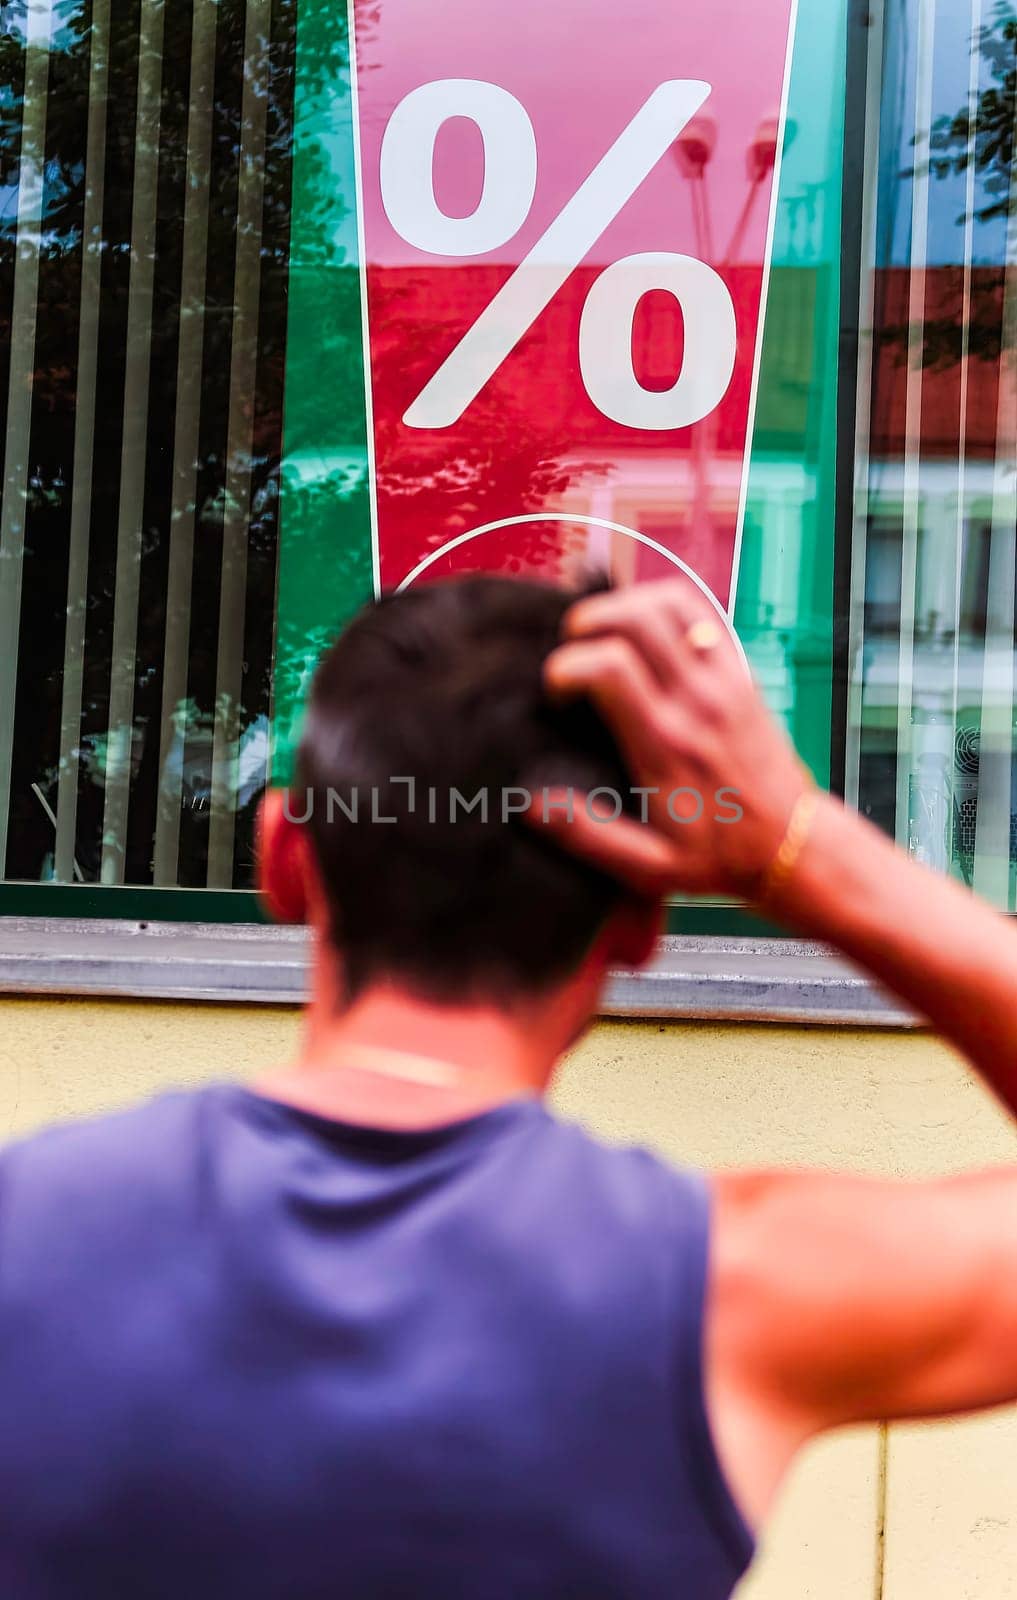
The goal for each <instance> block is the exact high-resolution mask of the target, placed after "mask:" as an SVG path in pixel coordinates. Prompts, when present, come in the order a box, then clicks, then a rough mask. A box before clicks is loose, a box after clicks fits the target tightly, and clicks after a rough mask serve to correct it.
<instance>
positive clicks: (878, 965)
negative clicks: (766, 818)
mask: <svg viewBox="0 0 1017 1600" xmlns="http://www.w3.org/2000/svg"><path fill="white" fill-rule="evenodd" d="M770 904H771V907H772V910H773V911H774V913H775V914H776V915H777V916H779V917H780V918H781V920H783V921H785V922H786V923H788V924H789V925H790V926H792V927H794V928H795V929H797V930H798V931H799V932H802V933H805V934H807V935H809V936H811V937H813V938H817V939H823V940H826V941H827V942H828V943H830V944H834V945H836V946H837V947H838V948H839V949H840V950H842V951H843V952H844V953H845V955H848V956H850V957H851V958H852V959H853V960H854V961H857V962H858V963H859V964H860V965H861V966H863V967H866V968H867V969H868V971H869V972H871V973H872V974H873V975H874V976H875V977H876V978H878V979H879V980H880V981H881V982H882V983H883V984H885V985H886V987H887V988H889V989H892V990H893V991H894V993H895V994H898V995H900V996H901V997H902V998H903V999H904V1000H906V1001H907V1002H908V1003H909V1004H910V1005H912V1006H913V1007H914V1009H915V1010H916V1011H918V1012H920V1013H921V1014H922V1015H923V1016H924V1017H926V1018H928V1020H929V1021H930V1022H931V1023H933V1025H934V1026H935V1027H936V1029H937V1030H938V1031H939V1032H940V1033H941V1034H943V1036H944V1037H945V1038H947V1039H949V1040H950V1042H951V1043H952V1044H954V1045H955V1046H956V1047H957V1048H958V1049H959V1050H960V1051H962V1053H963V1054H964V1055H966V1056H967V1058H968V1060H969V1061H971V1062H972V1063H973V1064H974V1066H975V1067H977V1068H978V1070H979V1072H980V1073H981V1075H982V1077H983V1078H984V1079H985V1081H986V1082H987V1083H988V1084H989V1085H990V1086H991V1087H992V1088H993V1089H994V1090H995V1091H996V1093H997V1094H998V1095H999V1096H1000V1098H1001V1099H1002V1100H1003V1102H1004V1104H1005V1105H1007V1106H1008V1107H1009V1109H1010V1110H1011V1111H1013V1112H1015V1113H1017V928H1015V927H1014V925H1013V923H1012V922H1010V921H1009V920H1008V919H1007V918H1005V917H1003V916H1001V915H1000V914H999V913H997V912H996V911H994V910H992V908H991V907H989V906H988V905H986V904H985V902H984V901H982V900H979V899H978V898H977V897H976V896H975V895H974V894H972V893H971V892H970V890H968V889H964V888H962V887H961V886H960V885H959V884H958V883H956V882H954V881H953V880H952V879H950V878H946V877H942V876H940V875H939V874H937V873H934V872H931V871H930V870H928V869H927V868H925V867H922V866H919V865H918V863H916V862H915V861H913V860H911V859H910V857H908V856H906V855H905V854H904V852H903V851H901V850H898V849H897V848H896V846H895V845H893V844H891V842H890V840H889V839H887V838H885V837H884V835H883V834H881V833H879V832H878V831H877V830H876V829H875V828H874V827H872V826H871V824H869V823H867V822H865V821H864V820H863V819H862V818H861V817H859V816H856V815H855V814H854V813H852V812H850V811H848V810H847V809H846V808H845V807H844V806H842V805H840V804H839V803H838V802H836V801H832V800H823V801H821V802H820V804H819V807H818V809H817V812H816V817H815V821H814V823H813V826H812V828H811V830H810V833H809V837H808V839H807V840H806V842H805V844H804V846H803V849H802V852H801V855H800V857H799V860H798V863H797V866H796V869H795V871H794V872H793V874H792V875H791V878H790V879H789V881H788V883H787V884H786V885H785V886H784V887H783V888H782V890H781V891H780V893H779V895H778V896H777V897H776V898H775V899H774V900H773V901H771V902H770Z"/></svg>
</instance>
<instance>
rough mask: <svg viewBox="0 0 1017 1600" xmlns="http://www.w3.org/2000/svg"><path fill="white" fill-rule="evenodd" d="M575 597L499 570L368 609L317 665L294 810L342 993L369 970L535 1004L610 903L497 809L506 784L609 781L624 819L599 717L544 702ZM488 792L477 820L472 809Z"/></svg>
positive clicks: (597, 877) (622, 781)
mask: <svg viewBox="0 0 1017 1600" xmlns="http://www.w3.org/2000/svg"><path fill="white" fill-rule="evenodd" d="M598 587H603V585H602V584H598V585H591V586H590V588H588V589H587V590H585V591H584V592H586V593H588V592H591V589H592V588H598ZM576 598H577V594H576V592H575V591H571V592H567V591H565V590H562V589H557V588H553V587H551V586H549V585H543V584H536V583H528V582H526V583H524V582H517V581H514V580H510V579H505V578H494V577H471V578H464V579H460V580H458V581H454V582H449V583H440V584H432V585H428V586H426V587H424V588H420V589H411V590H408V591H406V592H405V593H402V594H397V595H390V596H388V597H386V598H384V599H382V600H381V601H379V602H378V603H377V604H375V605H372V606H369V607H368V608H367V609H366V610H364V611H363V612H361V613H360V615H359V616H358V617H357V618H356V619H355V621H354V622H353V623H352V624H351V626H350V627H349V628H347V630H346V632H345V633H344V634H343V635H342V637H341V638H340V639H339V640H338V642H337V643H336V644H335V645H333V647H332V648H331V650H330V651H329V652H328V654H327V655H326V656H325V657H324V659H323V661H322V662H321V665H320V666H319V668H318V671H317V674H316V676H315V679H314V683H313V686H312V689H311V694H310V700H309V704H308V709H307V716H306V721H305V724H304V731H303V737H302V741H301V745H300V753H299V758H298V763H297V775H298V776H297V795H296V796H294V797H293V808H294V809H293V815H294V816H295V817H296V818H300V817H303V816H305V815H306V814H307V812H308V811H309V812H310V814H309V816H308V819H307V826H308V827H309V828H310V830H311V834H312V840H313V848H314V853H315V856H316V859H317V863H318V868H319V871H320V875H321V879H322V883H323V886H324V891H325V894H326V896H327V900H328V909H329V914H330V920H331V934H332V938H333V941H334V943H335V945H336V946H337V947H338V948H339V949H340V950H341V952H342V959H343V967H344V977H345V984H346V991H347V996H348V998H350V999H352V998H353V997H355V996H356V994H357V993H359V992H360V991H361V990H363V989H364V988H365V987H366V986H367V985H369V984H370V983H372V982H375V981H377V980H379V979H392V980H395V981H397V982H400V983H402V984H405V985H406V986H407V987H410V988H411V989H413V990H414V991H415V992H416V993H418V994H421V995H423V996H426V997H428V998H432V999H438V1000H446V1001H447V1000H459V1001H464V1000H470V999H484V1000H494V1001H501V1002H506V1001H511V1000H513V999H516V998H519V997H521V996H524V995H527V994H536V993H539V992H540V991H541V990H543V989H547V988H549V987H551V986H553V985H554V984H555V983H556V982H558V981H560V980H561V979H562V978H564V977H565V976H566V975H567V974H569V973H571V972H573V971H575V970H576V968H577V967H578V966H579V964H580V963H581V961H582V959H583V957H584V955H585V954H586V953H587V951H588V950H589V948H590V946H591V944H592V942H593V940H594V938H595V936H596V934H597V933H598V931H599V930H600V928H601V927H602V925H603V923H604V920H605V918H606V917H607V915H608V914H609V912H610V911H611V910H612V909H613V907H614V906H615V905H616V904H617V902H618V900H619V898H620V891H619V888H618V886H617V884H615V883H614V882H613V881H612V880H611V879H609V878H607V877H606V876H604V875H603V874H602V873H600V872H598V871H596V870H595V869H594V868H592V867H589V866H587V865H586V864H585V863H583V862H581V861H579V860H578V859H575V858H573V857H572V856H571V855H569V854H567V853H566V852H565V851H563V850H562V849H561V847H560V846H559V845H557V844H555V842H554V841H553V839H552V838H551V837H550V836H549V835H547V834H545V833H544V830H542V829H540V828H534V827H533V826H532V825H531V824H527V823H526V822H524V821H523V820H522V819H521V818H519V817H515V816H511V817H509V819H508V820H507V821H506V820H505V818H504V811H503V802H502V797H503V794H504V793H506V792H508V791H511V790H512V789H513V788H525V789H528V790H529V791H530V792H531V793H533V794H534V795H536V796H538V797H539V796H541V794H542V791H543V789H544V787H545V786H548V785H550V786H559V785H562V786H565V787H568V786H574V788H575V790H576V793H577V795H578V796H581V795H582V794H584V793H587V792H589V791H591V790H593V789H597V788H607V789H611V790H613V791H614V792H616V793H617V794H619V795H620V796H621V798H622V800H623V802H624V804H625V805H626V809H629V788H630V779H629V777H628V775H627V773H626V771H625V768H624V765H623V762H622V760H621V757H620V755H619V753H618V749H617V747H616V745H615V743H614V740H613V739H612V737H611V735H610V734H609V732H608V730H607V728H606V726H605V724H604V723H603V722H602V721H601V719H600V718H599V716H597V714H596V713H595V712H594V710H593V709H592V707H591V706H590V705H589V704H586V703H578V704H573V705H569V706H563V707H557V706H553V705H551V704H550V703H549V702H548V700H547V698H546V696H545V694H544V691H543V687H542V669H543V666H544V662H545V660H546V658H547V656H548V655H549V654H550V652H551V651H552V650H553V649H554V647H555V645H556V644H558V643H559V642H560V636H561V624H562V619H563V617H564V615H565V612H566V611H567V609H568V607H569V606H570V605H571V604H573V603H574V601H575V600H576ZM400 779H402V780H404V781H403V782H399V781H397V780H400ZM408 779H412V780H413V783H414V792H413V793H412V795H411V790H410V786H409V784H408V783H407V782H406V781H405V780H408ZM432 791H433V796H432ZM456 794H458V796H460V797H461V799H460V800H456V799H455V795H456ZM481 794H483V795H486V796H487V817H486V819H485V817H484V816H483V815H482V807H481V806H480V805H476V806H475V807H474V809H473V810H472V811H470V810H467V809H466V808H467V806H468V805H469V803H470V802H472V801H474V800H475V797H476V796H478V795H481ZM340 802H341V803H340ZM514 803H517V801H516V798H515V797H511V796H510V800H509V804H510V806H511V805H512V804H514ZM579 803H580V804H582V803H583V802H582V800H581V799H580V800H579ZM453 809H454V811H455V816H454V820H451V815H450V814H451V812H452V810H453ZM351 813H352V814H355V815H356V818H357V820H356V821H353V820H351ZM372 815H376V816H377V817H379V818H381V817H387V818H396V819H397V820H396V821H395V822H380V821H373V820H372Z"/></svg>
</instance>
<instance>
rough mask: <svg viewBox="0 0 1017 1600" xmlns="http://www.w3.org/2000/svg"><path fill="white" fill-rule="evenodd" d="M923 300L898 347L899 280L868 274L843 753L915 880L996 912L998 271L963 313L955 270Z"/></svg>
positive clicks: (1005, 814) (1006, 560)
mask: <svg viewBox="0 0 1017 1600" xmlns="http://www.w3.org/2000/svg"><path fill="white" fill-rule="evenodd" d="M923 289H924V296H923V311H924V323H923V325H922V326H921V328H920V329H917V330H914V329H913V328H912V331H911V333H910V339H911V344H910V346H909V327H911V326H912V325H911V324H910V323H909V317H911V316H912V315H913V307H912V305H911V298H912V295H913V285H912V281H911V277H910V274H908V273H907V272H905V271H903V270H898V269H894V270H884V271H880V272H879V273H878V274H877V278H876V286H875V301H876V307H877V333H876V337H875V340H874V342H873V372H872V393H873V397H874V398H873V406H872V416H871V433H870V451H871V454H870V457H869V460H868V462H867V463H865V464H864V467H863V468H862V469H860V472H859V481H860V485H861V487H862V490H863V493H864V498H863V500H862V502H861V504H860V507H859V510H860V514H861V521H860V523H859V527H858V531H857V533H856V546H855V559H856V561H858V562H859V563H863V570H864V582H863V583H862V584H859V585H858V588H857V594H858V599H859V602H860V603H859V604H858V605H856V610H855V616H854V622H853V629H852V651H853V655H852V660H851V663H850V672H851V681H852V684H853V686H854V694H853V699H852V723H853V726H852V729H851V732H850V735H849V753H850V751H851V750H853V752H854V760H855V763H856V765H855V772H856V775H857V784H858V796H859V800H860V801H861V803H862V804H864V805H865V806H866V808H867V809H868V810H869V811H870V812H871V814H872V815H874V816H875V817H876V818H878V820H879V821H880V822H881V823H882V824H883V825H884V826H885V827H887V828H888V829H889V831H891V832H895V833H896V835H897V837H898V839H899V840H900V841H901V842H902V843H905V844H907V845H908V846H909V847H910V848H911V849H912V850H914V851H915V852H916V853H917V854H919V855H920V856H922V858H923V859H925V860H927V861H928V862H929V863H930V864H932V865H934V866H937V867H940V868H947V867H949V866H951V865H953V866H954V867H955V868H956V869H957V870H958V871H959V872H960V873H961V875H962V876H964V877H965V878H966V879H967V880H968V881H974V882H976V883H977V884H978V885H979V886H980V887H982V888H983V889H985V890H986V891H987V892H991V893H992V894H993V896H994V897H995V898H1002V899H1004V900H1005V899H1006V898H1008V896H1009V894H1010V892H1011V890H1010V883H1009V879H1010V873H1011V866H1010V863H1011V859H1012V858H1013V856H1014V848H1013V845H1014V835H1015V829H1017V822H1015V812H1017V804H1015V797H1017V783H1015V774H1014V770H1013V753H1012V747H1013V729H1014V640H1013V631H1014V610H1015V600H1014V516H1013V514H1012V513H1011V512H1010V507H1011V505H1012V503H1013V502H1012V493H1013V490H1012V481H1011V480H1012V473H1013V464H1012V460H1011V459H1010V458H1012V453H1013V448H1014V441H1013V440H1008V439H1007V438H1006V420H1005V419H1006V416H1007V404H1008V392H1007V391H1008V384H1009V381H1010V380H1009V379H1008V378H1007V375H1006V369H1005V367H1002V366H1001V364H1000V362H999V359H998V351H999V343H1000V328H1001V320H1002V316H1003V282H1002V276H1001V273H1000V272H999V270H998V269H995V268H976V269H973V271H972V274H971V280H970V285H969V287H968V289H967V293H968V295H969V297H970V298H969V301H968V302H966V301H965V280H964V274H963V271H962V270H961V269H959V268H952V267H943V268H933V269H929V270H927V271H926V273H925V275H924V280H923ZM966 304H967V309H968V311H969V313H970V320H969V325H968V329H967V334H966V345H965V344H962V342H961V341H962V330H963V328H964V324H965V308H966ZM965 351H967V359H966V360H965V359H964V355H965ZM1001 375H1002V376H1001ZM997 462H998V463H999V465H997Z"/></svg>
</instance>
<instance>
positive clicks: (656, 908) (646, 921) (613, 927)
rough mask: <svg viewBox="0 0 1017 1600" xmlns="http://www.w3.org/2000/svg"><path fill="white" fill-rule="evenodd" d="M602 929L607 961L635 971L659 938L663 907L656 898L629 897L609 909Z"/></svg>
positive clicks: (650, 955)
mask: <svg viewBox="0 0 1017 1600" xmlns="http://www.w3.org/2000/svg"><path fill="white" fill-rule="evenodd" d="M605 931H606V933H607V953H608V959H609V962H610V965H611V966H612V967H625V968H627V969H628V970H629V971H638V969H639V968H640V967H645V966H646V965H647V963H648V962H649V961H651V960H652V958H653V953H654V951H655V950H656V948H657V945H658V944H659V942H660V938H661V935H662V934H663V932H664V907H663V905H662V904H661V902H660V901H659V900H640V899H636V897H635V896H631V897H628V898H626V899H625V900H623V901H622V903H621V905H619V906H618V908H617V910H616V911H614V912H613V913H612V915H611V917H610V919H609V921H608V924H607V928H606V930H605Z"/></svg>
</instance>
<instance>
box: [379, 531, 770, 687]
mask: <svg viewBox="0 0 1017 1600" xmlns="http://www.w3.org/2000/svg"><path fill="white" fill-rule="evenodd" d="M532 522H578V523H583V524H585V526H587V527H589V528H604V529H606V530H607V532H608V533H620V534H622V535H623V537H624V538H626V539H635V541H636V543H637V544H643V545H645V546H646V548H647V549H648V550H654V551H656V553H657V555H659V556H663V557H664V559H665V560H666V561H670V562H671V564H672V566H675V567H677V568H678V569H679V571H680V572H683V573H684V574H685V576H686V577H687V578H688V579H689V580H690V581H691V582H692V583H694V584H695V586H696V588H697V589H698V590H699V592H700V594H701V595H703V597H704V598H705V599H706V600H708V601H709V602H710V604H711V606H712V607H713V609H714V610H715V611H716V613H717V615H718V617H719V618H720V620H721V622H722V623H723V624H724V627H725V628H726V629H727V631H728V634H729V635H730V637H731V639H732V641H733V643H734V646H735V649H736V650H737V651H738V655H739V658H740V660H741V663H742V666H743V667H744V668H745V671H746V672H747V673H749V674H750V675H751V668H750V666H749V658H748V656H747V655H746V654H745V647H744V645H743V644H742V641H741V640H740V639H739V637H738V635H737V633H736V632H735V628H734V623H733V622H732V621H731V618H730V616H729V615H728V613H727V612H726V611H725V610H724V607H723V606H722V605H721V603H720V601H719V600H718V599H717V596H716V595H715V594H714V592H713V590H712V589H711V588H710V587H709V585H708V584H706V583H705V582H704V581H703V579H702V578H701V577H700V576H699V574H698V572H693V570H692V568H691V567H690V566H689V565H688V564H687V563H686V562H684V561H683V560H682V559H681V557H680V556H676V555H675V553H674V551H673V550H669V549H668V548H667V546H666V545H662V544H660V543H659V542H658V541H657V540H656V539H651V538H650V536H649V534H648V533H637V532H636V530H635V528H626V527H625V525H624V523H621V522H608V521H607V520H606V518H604V517H583V516H578V515H576V514H574V513H573V512H571V511H545V512H543V514H541V515H532V514H531V515H529V516H522V517H502V518H500V519H499V520H498V521H497V522H485V523H484V525H483V527H480V528H471V529H470V531H469V532H468V533H457V534H456V536H455V538H454V539H449V540H447V542H446V543H445V544H443V545H439V546H438V549H437V550H432V551H431V553H430V555H427V556H425V557H424V559H423V561H418V562H417V565H416V566H415V567H414V568H413V570H412V572H408V573H407V575H406V577H405V578H403V580H402V582H401V583H400V584H399V585H398V586H397V588H396V591H395V592H396V594H402V592H403V590H404V589H408V588H409V587H410V585H411V584H413V583H415V582H416V580H417V579H418V578H419V577H421V575H422V574H423V573H425V572H426V571H427V569H428V567H433V566H434V563H435V562H436V561H440V560H441V558H442V556H447V555H450V554H451V553H452V551H453V550H458V549H459V547H460V545H464V544H470V543H471V542H472V541H473V540H474V539H479V538H481V536H482V535H483V534H485V533H497V532H498V530H499V529H500V528H521V527H525V526H526V525H527V523H532Z"/></svg>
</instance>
